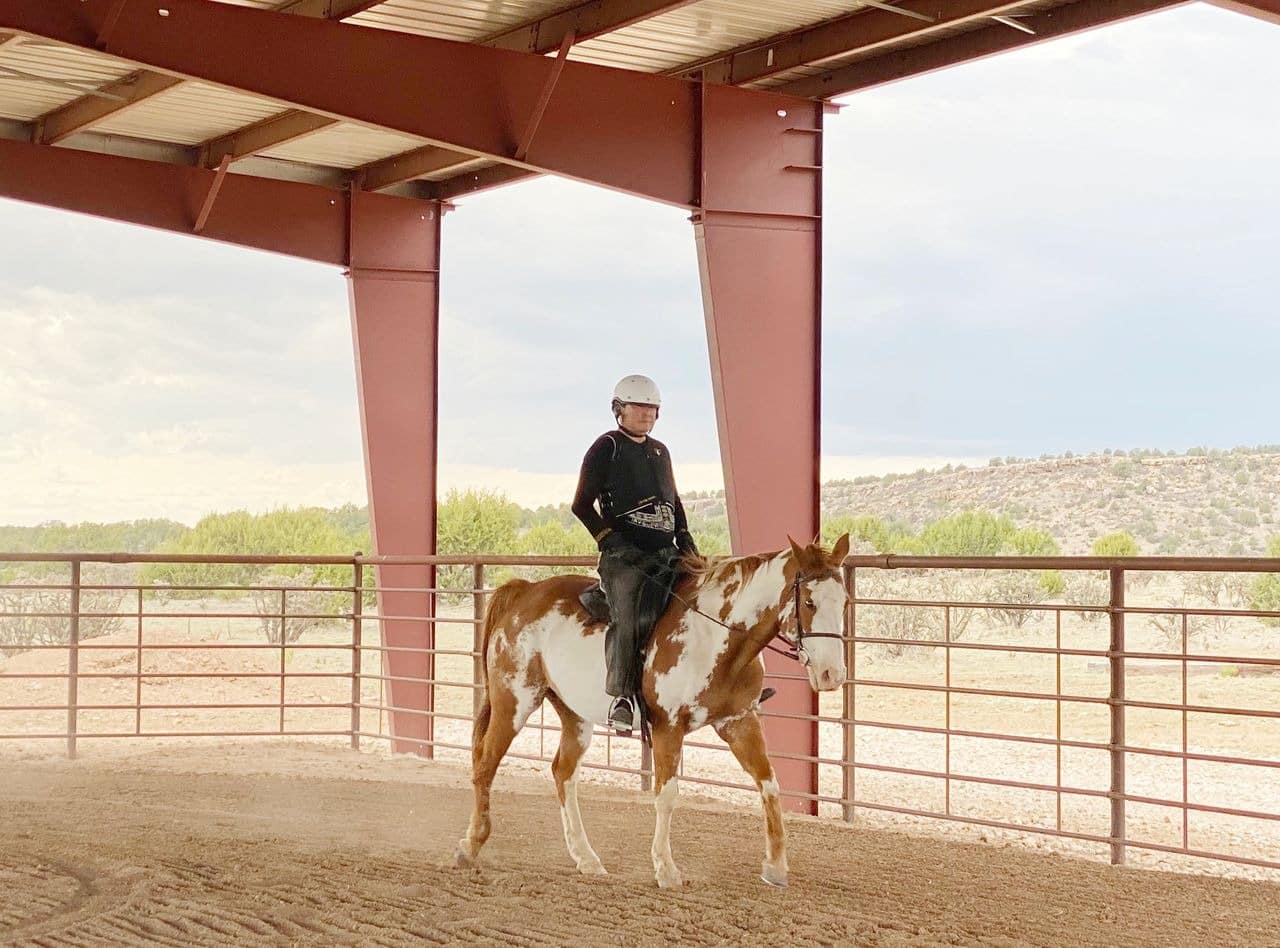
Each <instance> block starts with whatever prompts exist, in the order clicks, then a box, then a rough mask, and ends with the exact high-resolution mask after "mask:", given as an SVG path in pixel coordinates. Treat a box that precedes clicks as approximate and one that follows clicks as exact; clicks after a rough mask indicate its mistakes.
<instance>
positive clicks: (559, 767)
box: [551, 695, 606, 876]
mask: <svg viewBox="0 0 1280 948" xmlns="http://www.w3.org/2000/svg"><path fill="white" fill-rule="evenodd" d="M551 703H552V704H554V705H555V708H556V711H557V712H559V714H560V747H559V749H558V750H556V757H555V760H554V761H552V763H551V773H552V774H553V775H554V776H555V778H556V795H557V796H558V797H559V798H560V819H561V821H562V822H563V823H564V841H565V844H566V845H567V846H568V847H569V855H570V856H571V857H572V858H573V862H574V864H575V865H576V866H577V867H578V871H579V872H581V873H584V874H585V875H589V876H602V875H605V874H606V873H605V868H604V866H602V865H601V864H600V857H599V856H597V855H596V851H595V850H594V849H592V848H591V842H590V840H588V839H587V831H586V829H584V828H583V826H582V813H581V812H580V811H579V810H578V768H579V767H580V766H581V765H582V758H583V757H585V756H586V754H587V749H588V748H589V747H590V746H591V736H592V726H591V722H590V721H584V720H583V719H582V718H580V717H578V715H576V714H574V713H573V712H572V711H570V710H569V709H568V708H567V707H566V706H565V705H564V703H563V702H561V701H560V700H559V699H558V698H556V697H555V696H554V695H552V696H551Z"/></svg>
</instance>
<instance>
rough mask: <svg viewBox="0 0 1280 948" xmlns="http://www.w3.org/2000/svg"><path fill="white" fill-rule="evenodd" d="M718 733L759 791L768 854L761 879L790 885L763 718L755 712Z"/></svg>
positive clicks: (733, 722)
mask: <svg viewBox="0 0 1280 948" xmlns="http://www.w3.org/2000/svg"><path fill="white" fill-rule="evenodd" d="M716 733H717V734H719V735H720V737H721V738H723V739H724V741H725V743H727V744H728V745H729V749H730V750H732V751H733V756H734V757H736V758H738V763H740V764H741V765H742V769H743V770H745V771H746V772H747V773H748V774H750V775H751V777H752V779H753V780H755V782H756V787H757V788H758V789H759V791H760V803H761V805H762V806H763V808H764V821H765V851H764V867H763V869H762V870H761V873H760V878H761V879H763V880H764V881H765V882H767V883H769V885H776V886H785V885H786V884H787V831H786V828H785V827H784V826H783V825H782V804H781V802H780V801H779V799H778V781H777V780H775V779H774V776H773V766H772V765H771V764H770V763H769V755H768V752H767V750H766V749H765V744H764V732H763V731H762V730H761V729H760V718H759V717H757V716H756V713H755V712H754V711H752V712H751V713H750V714H747V715H746V716H744V717H741V718H737V719H736V720H733V721H730V722H728V723H726V724H722V725H719V726H718V727H717V728H716Z"/></svg>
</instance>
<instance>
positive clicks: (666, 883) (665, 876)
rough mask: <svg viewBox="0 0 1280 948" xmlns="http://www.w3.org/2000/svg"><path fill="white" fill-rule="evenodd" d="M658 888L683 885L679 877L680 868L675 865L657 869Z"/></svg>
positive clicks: (675, 887)
mask: <svg viewBox="0 0 1280 948" xmlns="http://www.w3.org/2000/svg"><path fill="white" fill-rule="evenodd" d="M657 879H658V888H659V889H679V888H680V887H681V886H683V885H684V879H682V878H681V877H680V870H679V869H677V868H676V867H675V866H672V867H670V868H669V869H668V868H665V867H664V868H662V869H659V870H658V872H657Z"/></svg>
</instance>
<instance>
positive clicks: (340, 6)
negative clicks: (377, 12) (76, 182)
mask: <svg viewBox="0 0 1280 948" xmlns="http://www.w3.org/2000/svg"><path fill="white" fill-rule="evenodd" d="M125 2H126V0H113V5H112V6H111V8H110V9H109V10H108V11H107V15H106V18H105V20H104V21H103V24H102V28H101V29H100V31H99V32H98V36H97V45H98V46H99V47H101V48H103V49H105V48H106V47H107V45H108V44H109V42H110V40H111V36H112V34H113V33H114V32H115V30H116V29H117V27H118V26H119V22H120V15H121V13H123V11H124V5H125ZM326 5H327V6H331V7H333V9H334V13H333V18H334V19H340V18H341V17H343V16H351V15H353V14H354V13H356V12H359V11H358V10H355V9H354V8H355V7H357V6H361V7H362V8H367V7H371V6H374V4H373V3H364V4H363V5H361V4H355V3H345V4H344V3H339V2H337V0H327V4H326ZM294 6H298V5H297V4H290V7H294ZM287 12H289V13H292V14H293V15H295V16H329V15H330V14H329V13H327V12H314V11H312V10H311V9H306V8H302V7H299V8H298V9H289V10H288V11H287ZM0 45H3V44H0ZM181 83H182V79H181V78H178V77H175V76H169V75H165V74H163V73H158V72H150V71H148V70H142V71H140V72H136V73H134V74H133V75H131V76H127V77H125V78H124V79H121V80H119V81H117V82H113V83H111V84H110V85H108V86H106V87H104V88H103V89H102V90H101V91H102V92H107V93H111V94H113V95H115V96H118V97H119V98H117V99H108V98H103V97H102V96H91V95H87V96H83V97H81V98H79V99H76V100H75V101H74V102H69V103H68V104H66V105H64V106H62V107H61V108H59V109H56V110H54V111H53V112H50V113H48V114H47V115H45V116H43V117H42V118H41V119H40V121H39V123H38V135H39V141H40V142H41V143H43V144H46V145H52V144H55V143H57V142H59V141H61V140H62V139H64V138H66V137H67V136H69V135H73V134H75V133H76V132H79V131H83V130H84V129H87V128H92V127H93V126H94V125H96V124H97V123H99V122H101V121H103V120H104V119H106V118H109V117H111V116H113V115H118V114H119V113H121V112H123V111H125V110H126V109H130V108H132V107H133V106H135V105H138V104H139V103H141V102H144V101H145V100H147V99H149V98H151V97H152V96H154V95H159V94H160V93H161V92H166V91H168V90H169V89H172V88H173V87H174V86H177V85H181ZM310 118H311V120H312V121H314V120H315V118H316V117H315V116H310ZM328 124H334V122H333V120H332V119H330V120H328ZM275 127H276V128H277V129H278V130H280V131H284V130H285V128H286V126H283V125H281V126H275ZM254 128H255V129H256V128H257V126H254ZM246 131H248V130H246ZM227 137H228V138H231V137H233V136H227ZM291 137H293V138H296V137H298V136H297V135H293V136H291ZM258 140H260V139H258ZM288 140H289V139H288V138H285V139H282V140H280V141H276V142H274V143H273V144H282V143H283V142H284V141H288ZM225 141H226V139H219V140H218V143H219V145H218V147H213V148H212V151H211V155H212V157H211V159H210V161H209V163H208V167H210V168H216V167H217V166H218V163H219V162H220V161H221V160H222V157H223V155H225V154H227V153H228V152H230V153H231V154H232V157H233V159H234V158H243V157H247V156H248V154H252V152H249V153H236V152H235V151H234V150H232V149H228V148H225V147H222V146H221V143H224V142H225ZM213 144H214V143H210V145H211V146H212V145H213ZM264 147H271V145H266V146H264Z"/></svg>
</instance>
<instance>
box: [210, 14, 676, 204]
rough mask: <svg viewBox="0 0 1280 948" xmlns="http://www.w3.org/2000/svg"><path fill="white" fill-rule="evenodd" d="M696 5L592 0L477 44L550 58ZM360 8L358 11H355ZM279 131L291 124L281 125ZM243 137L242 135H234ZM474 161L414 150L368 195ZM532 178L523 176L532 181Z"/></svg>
mask: <svg viewBox="0 0 1280 948" xmlns="http://www.w3.org/2000/svg"><path fill="white" fill-rule="evenodd" d="M690 2H692V0H678V2H672V0H663V2H655V0H591V2H589V3H584V4H581V5H579V6H576V7H574V8H572V9H570V10H561V11H559V12H556V13H553V14H550V15H548V16H545V17H540V18H539V19H536V20H532V21H530V22H528V23H523V24H521V25H520V26H518V27H515V28H514V29H510V30H506V31H504V32H502V33H498V34H495V35H493V36H490V37H487V38H485V39H483V40H480V41H479V42H478V44H477V45H480V46H492V47H495V48H498V49H512V50H518V51H520V52H528V53H547V52H550V51H551V50H553V49H556V48H558V47H559V46H560V45H561V44H562V43H563V42H564V39H565V37H566V36H569V35H573V36H575V37H576V38H577V41H578V42H581V41H582V40H586V39H590V38H592V37H594V36H600V35H603V34H605V33H609V32H612V31H613V30H618V29H622V28H623V27H626V26H630V25H631V24H633V23H638V22H640V21H641V20H644V19H647V18H649V17H652V16H657V15H658V14H660V13H666V12H667V11H669V10H674V9H676V8H678V7H682V6H686V5H687V4H689V3H690ZM374 6H377V3H345V4H344V3H336V2H334V0H304V2H297V0H295V2H293V3H288V4H286V5H285V6H283V7H279V8H278V10H279V12H282V13H292V14H295V15H299V14H301V15H304V16H324V17H327V18H328V19H331V20H340V19H342V18H343V17H346V16H354V15H355V14H356V13H359V12H362V11H363V10H365V9H369V8H371V7H374ZM357 8H358V9H357ZM303 116H307V117H309V118H311V119H315V118H317V117H316V116H313V115H312V114H311V113H308V112H298V111H289V112H285V113H283V114H282V115H280V116H278V117H277V118H279V119H281V120H291V119H296V120H299V121H301V120H302V117H303ZM280 128H281V129H284V128H287V125H282V126H280ZM236 134H239V133H236ZM288 140H289V139H287V138H286V139H282V140H279V141H273V140H271V139H270V138H266V137H264V138H261V139H257V140H256V141H258V142H259V148H258V150H259V151H265V150H267V149H269V148H272V147H274V146H275V145H279V144H283V143H284V142H285V141H288ZM210 149H211V150H210V160H209V163H210V165H211V166H212V165H216V164H217V161H216V159H215V158H214V155H215V154H216V153H217V151H218V149H217V147H216V146H215V145H214V143H210ZM248 154H252V152H242V153H239V154H237V157H247V155H248ZM472 157H473V156H471V155H465V154H460V153H459V152H453V151H449V150H448V149H444V148H438V147H436V146H434V145H431V146H427V147H424V148H419V149H415V150H413V151H407V152H402V153H401V154H398V155H392V156H390V157H388V158H385V159H382V160H380V161H377V162H374V163H372V164H369V165H367V166H365V167H364V168H362V169H361V170H362V171H363V172H364V177H363V179H362V180H363V182H364V183H363V184H362V187H364V188H365V189H366V190H369V191H378V190H381V189H382V188H389V187H391V186H392V185H395V184H401V183H402V182H405V181H412V180H413V179H415V178H419V177H422V176H423V175H427V174H433V173H436V172H440V171H444V170H446V169H448V168H450V167H453V166H455V165H460V164H464V163H466V162H467V161H470V160H471V159H472ZM528 176H529V173H526V174H522V175H520V177H528Z"/></svg>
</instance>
